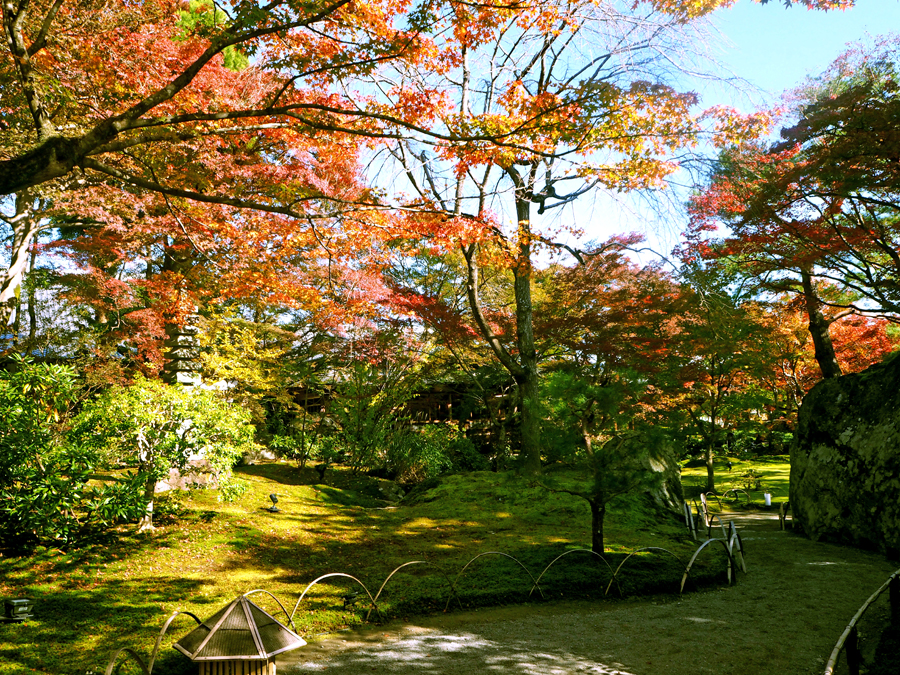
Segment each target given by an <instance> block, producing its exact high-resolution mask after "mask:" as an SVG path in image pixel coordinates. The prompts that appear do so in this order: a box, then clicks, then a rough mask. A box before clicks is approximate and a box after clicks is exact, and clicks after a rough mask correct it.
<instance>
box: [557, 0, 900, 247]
mask: <svg viewBox="0 0 900 675" xmlns="http://www.w3.org/2000/svg"><path fill="white" fill-rule="evenodd" d="M712 20H713V23H714V24H715V25H716V26H717V27H718V29H719V31H720V33H721V34H722V37H723V38H724V42H726V44H723V45H721V46H720V47H719V49H718V52H717V54H716V58H717V60H719V61H720V62H721V63H722V64H723V65H724V66H726V67H727V68H728V69H730V70H731V71H732V72H733V74H735V75H737V76H740V77H742V78H744V79H746V80H748V81H749V82H750V83H752V84H753V85H755V87H757V88H758V89H759V90H762V91H759V92H757V93H756V95H754V96H752V100H751V99H749V98H748V97H747V96H741V95H739V94H738V93H737V92H735V91H733V90H729V91H725V90H722V89H721V88H719V89H718V90H717V91H701V96H702V98H701V101H700V105H701V107H704V108H705V107H708V106H710V105H713V104H717V103H721V104H729V105H734V106H735V107H737V108H738V109H740V110H742V111H743V112H751V111H752V110H756V109H757V108H759V107H762V106H763V105H764V104H765V103H769V104H772V103H774V102H775V101H776V99H777V98H778V97H779V96H780V94H781V93H782V92H783V91H785V90H786V89H791V88H793V87H795V86H797V85H799V84H801V83H802V82H803V80H804V79H805V78H806V77H807V76H808V75H812V76H815V75H819V74H820V73H821V72H822V71H824V70H825V69H826V68H827V67H828V66H829V65H830V64H831V62H832V61H834V59H835V58H836V57H837V56H838V55H840V54H841V53H842V52H843V51H844V49H845V47H846V46H847V44H848V43H851V42H858V41H865V39H866V36H867V34H868V35H870V36H877V35H884V34H886V33H889V32H900V0H857V6H856V7H853V8H851V9H848V10H846V11H829V12H822V11H816V10H808V9H806V7H803V6H799V5H795V6H792V7H785V6H784V3H783V2H781V1H780V0H772V1H771V2H769V3H768V4H766V5H761V4H759V3H756V2H753V1H752V0H739V1H738V3H737V4H736V5H734V6H733V7H730V8H728V9H724V10H719V11H717V12H715V13H714V14H713V15H712ZM766 99H767V100H766ZM638 202H639V200H638ZM566 216H568V217H570V218H572V220H573V221H574V222H577V223H579V224H580V225H581V226H582V227H584V229H585V237H584V240H591V239H596V240H603V239H606V238H607V237H609V236H610V235H612V234H618V233H624V232H641V233H643V234H644V235H645V236H646V241H647V245H648V246H649V247H650V248H651V249H653V250H655V251H657V252H659V253H662V254H664V255H668V254H669V252H670V251H671V250H672V248H673V246H674V245H675V244H676V243H677V242H678V239H679V233H680V232H681V230H682V229H683V226H684V220H683V219H684V216H683V214H682V213H679V212H678V209H676V211H674V212H670V213H669V214H668V215H667V216H664V217H662V218H660V217H659V216H658V215H657V213H656V212H655V210H654V209H652V208H642V207H641V206H640V204H639V203H637V202H636V201H635V200H634V199H626V200H624V201H617V200H614V199H613V198H611V197H609V196H604V195H600V194H598V195H596V196H595V198H594V199H584V200H582V201H581V202H579V203H578V204H577V205H576V206H575V207H574V208H573V209H572V210H571V211H569V212H568V213H566ZM634 257H635V258H636V259H638V260H641V261H642V262H649V261H651V260H654V259H656V256H655V255H652V254H649V253H648V254H644V255H636V256H634Z"/></svg>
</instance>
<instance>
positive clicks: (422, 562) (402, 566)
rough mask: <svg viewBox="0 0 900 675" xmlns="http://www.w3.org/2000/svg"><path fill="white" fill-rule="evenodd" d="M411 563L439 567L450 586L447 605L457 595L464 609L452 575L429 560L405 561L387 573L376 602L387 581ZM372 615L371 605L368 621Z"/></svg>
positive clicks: (457, 599) (367, 616) (376, 596)
mask: <svg viewBox="0 0 900 675" xmlns="http://www.w3.org/2000/svg"><path fill="white" fill-rule="evenodd" d="M410 565H431V566H432V567H434V568H435V569H437V571H438V572H440V573H441V576H443V577H444V579H445V580H446V582H447V585H448V586H450V598H448V600H447V606H448V607H449V606H450V600H452V599H453V598H454V597H455V598H456V602H458V603H459V608H460V609H462V601H461V600H460V599H459V596H458V595H456V590H455V589H454V588H453V582H452V581H450V577H448V576H447V573H446V572H445V571H444V570H443V568H441V567H440V566H438V565H435V564H434V563H433V562H429V561H427V560H411V561H410V562H407V563H403V564H402V565H400V567H397V568H395V569H394V571H393V572H391V573H390V574H388V575H387V579H385V580H384V583H382V584H381V588H379V589H378V592H377V593H376V594H375V600H374V601H373V602H375V603H377V602H378V598H380V597H381V592H382V591H383V590H384V587H385V586H387V583H388V582H389V581H390V580H391V577H392V576H394V575H395V574H396V573H397V572H399V571H400V570H402V569H403V568H404V567H409V566H410ZM445 611H446V610H445ZM371 615H372V608H371V607H370V608H369V611H368V612H367V613H366V621H368V620H369V617H370V616H371Z"/></svg>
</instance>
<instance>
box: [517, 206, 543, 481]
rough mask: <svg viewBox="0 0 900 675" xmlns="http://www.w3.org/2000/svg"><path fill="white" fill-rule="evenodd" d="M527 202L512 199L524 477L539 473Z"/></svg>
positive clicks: (538, 430)
mask: <svg viewBox="0 0 900 675" xmlns="http://www.w3.org/2000/svg"><path fill="white" fill-rule="evenodd" d="M530 210H531V202H529V201H527V200H525V199H523V198H521V197H519V196H518V195H517V197H516V215H517V217H518V219H519V232H518V240H517V242H516V249H517V251H516V253H517V260H516V266H515V269H514V270H513V280H514V281H513V283H514V290H515V299H516V342H517V347H518V349H519V363H520V364H521V366H522V372H521V374H520V375H519V376H518V377H516V382H517V383H518V385H519V406H520V410H521V411H522V412H521V420H522V425H521V434H522V439H521V440H522V449H521V461H522V471H523V472H524V473H526V474H538V473H540V472H541V414H540V403H541V402H540V377H539V375H538V367H537V351H536V350H535V347H534V310H533V308H532V302H531V277H532V266H531V222H530V217H531V214H530Z"/></svg>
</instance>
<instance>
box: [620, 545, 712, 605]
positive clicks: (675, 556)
mask: <svg viewBox="0 0 900 675" xmlns="http://www.w3.org/2000/svg"><path fill="white" fill-rule="evenodd" d="M700 548H703V546H701V547H700ZM643 551H663V552H665V553H668V554H669V555H670V556H672V557H673V558H675V560H677V561H678V564H680V565H681V566H682V567H684V574H685V576H687V573H688V568H687V567H685V566H684V563H683V562H682V561H681V558H679V557H678V556H677V555H675V554H674V553H672V552H671V551H670V550H669V549H666V548H661V547H659V546H646V547H644V548H639V549H637V550H636V551H632V552H631V553H629V554H628V555H627V556H625V560H623V561H622V562H620V563H619V566H618V567H617V568H616V571H615V572H614V573H613V578H612V579H610V580H609V585H608V586H607V587H606V592H605V593H604V594H603V595H608V594H609V589H610V588H612V584H613V581H615V582H616V587H617V588H618V589H619V597H624V596H623V593H622V587H621V586H619V581H618V577H619V570H621V569H622V565H624V564H625V563H626V562H628V561H629V560H630V559H631V556H633V555H635V554H637V553H641V552H643ZM694 556H695V557H696V554H694ZM691 560H692V561H693V558H692V559H691ZM681 589H682V590H683V589H684V580H683V579H682V581H681ZM678 592H679V593H681V590H679V591H678Z"/></svg>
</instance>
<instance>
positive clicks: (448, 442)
mask: <svg viewBox="0 0 900 675" xmlns="http://www.w3.org/2000/svg"><path fill="white" fill-rule="evenodd" d="M387 468H388V470H390V471H391V472H392V473H395V474H396V475H397V478H398V480H399V481H400V482H402V483H419V482H422V481H424V480H428V479H429V478H435V477H437V476H440V475H441V474H445V473H449V472H451V471H460V470H462V471H481V470H485V469H487V468H489V466H488V462H487V460H486V459H485V458H484V457H483V456H482V455H481V454H479V452H478V451H477V450H476V449H475V446H474V445H473V444H472V442H471V441H470V440H469V439H468V438H466V437H465V435H464V434H462V433H461V432H460V431H459V430H458V429H457V428H456V427H452V426H446V425H432V424H429V425H426V426H424V427H423V428H421V429H408V430H406V432H405V433H403V434H398V436H397V437H396V438H395V440H394V442H393V443H392V444H391V446H390V447H389V448H388V450H387Z"/></svg>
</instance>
